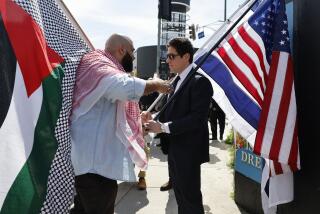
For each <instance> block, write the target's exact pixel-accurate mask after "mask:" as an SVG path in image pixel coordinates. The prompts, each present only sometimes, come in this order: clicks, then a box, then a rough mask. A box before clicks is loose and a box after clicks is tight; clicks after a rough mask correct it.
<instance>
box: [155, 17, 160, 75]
mask: <svg viewBox="0 0 320 214" xmlns="http://www.w3.org/2000/svg"><path fill="white" fill-rule="evenodd" d="M160 39H161V19H160V18H158V45H157V58H156V75H158V77H160Z"/></svg>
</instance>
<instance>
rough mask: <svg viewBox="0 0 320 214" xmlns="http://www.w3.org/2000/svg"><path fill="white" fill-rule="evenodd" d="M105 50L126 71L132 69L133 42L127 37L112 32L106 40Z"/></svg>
mask: <svg viewBox="0 0 320 214" xmlns="http://www.w3.org/2000/svg"><path fill="white" fill-rule="evenodd" d="M105 51H106V52H109V53H110V54H111V55H112V56H113V57H114V58H116V59H117V60H118V62H119V63H120V64H121V65H122V66H123V68H124V70H125V71H126V72H131V71H132V67H133V65H132V61H133V60H134V59H135V57H134V54H133V52H134V47H133V43H132V40H131V39H130V38H129V37H127V36H123V35H119V34H113V35H112V36H110V37H109V39H108V40H107V42H106V46H105Z"/></svg>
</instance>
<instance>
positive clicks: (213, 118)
mask: <svg viewBox="0 0 320 214" xmlns="http://www.w3.org/2000/svg"><path fill="white" fill-rule="evenodd" d="M217 120H218V122H219V134H220V135H219V139H220V140H223V133H224V128H225V121H226V115H225V113H224V112H223V111H222V109H221V108H220V107H219V105H218V104H217V103H216V101H215V100H214V99H212V100H211V103H210V110H209V122H210V127H211V134H212V140H217Z"/></svg>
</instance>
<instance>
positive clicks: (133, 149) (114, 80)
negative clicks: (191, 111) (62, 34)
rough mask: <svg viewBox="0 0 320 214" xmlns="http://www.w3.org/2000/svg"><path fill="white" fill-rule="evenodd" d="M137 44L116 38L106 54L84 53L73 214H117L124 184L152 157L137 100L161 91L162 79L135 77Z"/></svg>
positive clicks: (75, 120)
mask: <svg viewBox="0 0 320 214" xmlns="http://www.w3.org/2000/svg"><path fill="white" fill-rule="evenodd" d="M133 51H134V47H133V43H132V40H131V39H130V38H129V37H127V36H123V35H119V34H113V35H112V36H110V38H109V39H108V40H107V41H106V45H105V49H104V50H94V51H92V52H90V53H88V54H85V55H84V56H83V57H82V59H81V61H80V64H79V66H78V69H77V76H76V83H75V89H74V97H73V105H72V106H73V111H72V115H71V117H70V121H71V142H72V150H71V159H72V164H73V167H74V172H75V175H76V177H75V188H76V196H75V199H74V207H73V208H72V209H71V213H72V214H74V213H77V214H80V213H81V214H82V213H90V214H92V213H103V214H113V213H114V203H115V199H116V196H117V189H118V184H117V180H119V181H131V182H132V181H135V180H136V177H135V173H134V164H135V165H136V166H138V167H140V168H142V169H144V168H145V167H146V164H147V158H146V154H145V152H144V150H143V146H144V141H143V136H142V126H141V118H140V110H139V106H138V102H137V101H138V100H139V98H140V97H141V96H142V95H146V94H150V93H152V92H155V91H158V92H160V93H169V92H170V90H171V89H170V85H169V84H168V83H167V82H166V81H163V80H160V79H154V80H142V79H139V78H136V77H133V76H131V75H130V74H129V73H130V72H132V69H133V60H134V56H133Z"/></svg>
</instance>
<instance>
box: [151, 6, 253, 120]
mask: <svg viewBox="0 0 320 214" xmlns="http://www.w3.org/2000/svg"><path fill="white" fill-rule="evenodd" d="M249 1H250V0H248V1H247V2H245V3H244V4H243V5H242V7H244V6H245V5H246V4H248V2H249ZM257 1H258V0H253V1H252V3H251V5H249V6H248V8H247V9H246V10H245V11H244V13H243V14H242V15H241V16H240V17H239V18H238V19H237V20H236V21H235V22H234V23H233V24H232V26H231V27H230V28H229V29H228V30H227V31H226V32H225V33H224V34H223V35H222V36H221V37H220V39H219V40H218V41H217V42H216V43H215V44H214V45H213V47H212V48H211V49H210V50H209V51H208V52H207V53H206V55H205V56H204V57H203V58H202V59H201V61H200V62H199V63H198V64H197V66H196V67H195V69H193V72H196V71H198V70H199V68H200V67H201V66H202V64H203V63H204V62H205V61H206V60H207V58H208V57H209V56H210V55H211V53H212V52H213V51H214V50H215V49H216V48H217V47H218V45H219V44H220V43H221V42H222V41H223V40H224V39H225V38H226V37H227V35H228V34H229V33H230V32H231V31H232V30H233V28H234V27H235V26H236V25H237V24H238V23H239V22H240V20H241V19H242V18H243V17H244V16H245V15H246V14H247V13H248V12H249V11H250V10H251V8H252V6H253V5H254V4H255V3H256V2H257ZM242 7H240V8H239V9H238V10H237V11H236V12H235V13H233V14H232V15H231V17H233V16H234V15H235V14H236V13H237V12H238V11H239V10H241V9H242ZM228 21H229V19H228ZM226 24H227V22H225V24H224V25H226ZM222 27H223V26H221V27H220V28H219V30H220V29H222ZM215 35H216V33H215V34H214V35H212V36H211V37H210V39H212V38H214V36H215ZM210 39H208V41H210ZM208 41H207V42H206V43H205V44H204V45H203V46H202V47H201V49H203V48H204V47H205V46H206V45H207V44H209V42H208ZM199 50H200V49H199ZM190 76H191V75H189V77H190ZM175 78H176V77H175ZM175 78H174V79H175ZM174 79H173V80H172V81H171V82H170V83H172V82H173V81H174ZM186 80H187V79H185V81H186ZM174 95H175V94H173V95H172V96H171V97H170V98H169V100H168V101H167V103H166V104H165V105H164V106H163V107H162V109H161V110H160V112H161V111H163V110H164V109H165V108H166V107H167V105H168V104H169V103H170V102H171V100H173V98H174V97H175V96H174ZM163 96H164V94H160V95H159V96H158V97H157V99H156V100H155V101H154V102H153V103H152V104H151V105H150V107H149V108H148V109H147V112H150V111H151V110H152V109H153V108H154V107H155V106H156V104H157V103H158V102H159V101H160V100H161V98H162V97H163ZM158 115H159V114H157V116H158ZM157 116H156V117H155V118H154V119H155V120H156V119H157V118H158V117H157Z"/></svg>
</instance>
